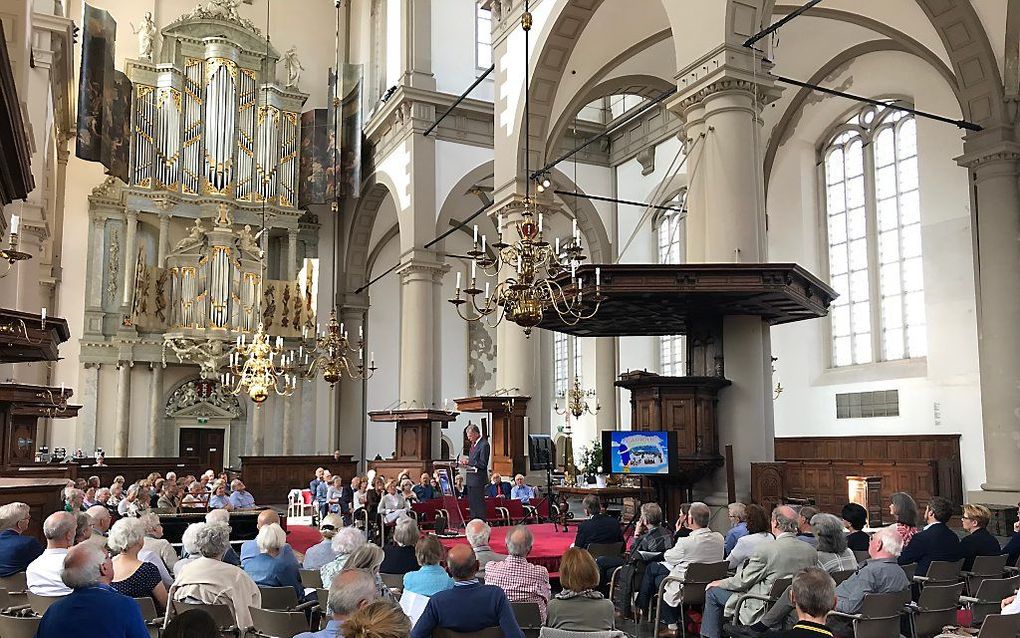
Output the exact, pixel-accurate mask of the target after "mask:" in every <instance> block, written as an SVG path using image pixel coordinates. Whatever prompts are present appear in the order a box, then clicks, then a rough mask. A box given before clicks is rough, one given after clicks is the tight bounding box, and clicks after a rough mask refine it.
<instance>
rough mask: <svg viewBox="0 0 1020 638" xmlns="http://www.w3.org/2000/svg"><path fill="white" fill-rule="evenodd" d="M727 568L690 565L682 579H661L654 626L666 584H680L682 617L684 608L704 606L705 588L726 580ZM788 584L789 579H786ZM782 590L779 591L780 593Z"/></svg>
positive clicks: (683, 627)
mask: <svg viewBox="0 0 1020 638" xmlns="http://www.w3.org/2000/svg"><path fill="white" fill-rule="evenodd" d="M728 567H729V562H727V561H724V560H722V561H719V562H717V563H691V564H690V565H688V566H687V571H686V572H684V577H683V579H682V580H681V579H679V578H676V577H674V576H667V577H665V578H663V579H662V583H660V584H659V592H658V594H657V596H658V597H659V600H658V602H657V603H656V605H655V625H654V627H658V626H659V622H660V621H661V620H662V605H663V602H662V596H663V592H665V591H666V584H667V583H670V582H679V583H680V615H681V617H682V616H683V611H684V608H685V607H690V606H692V605H704V604H705V587H706V586H707V585H708V584H709V583H711V582H712V581H715V580H720V579H722V578H726V569H727V568H728ZM786 580H787V584H789V580H790V579H786ZM781 591H782V590H780V592H781ZM678 624H679V625H680V635H681V636H686V635H687V628H686V624H687V623H684V622H680V623H678Z"/></svg>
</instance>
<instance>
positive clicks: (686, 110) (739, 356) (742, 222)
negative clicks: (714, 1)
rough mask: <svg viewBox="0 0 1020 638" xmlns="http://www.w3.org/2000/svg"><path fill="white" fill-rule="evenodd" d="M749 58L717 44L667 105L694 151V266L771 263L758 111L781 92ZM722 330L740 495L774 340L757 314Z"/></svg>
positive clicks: (760, 423) (719, 481)
mask: <svg viewBox="0 0 1020 638" xmlns="http://www.w3.org/2000/svg"><path fill="white" fill-rule="evenodd" d="M751 55H757V54H752V53H749V52H748V50H746V49H742V48H740V47H735V46H729V45H723V46H721V47H719V48H718V49H716V50H715V51H713V52H711V53H710V54H708V55H706V56H705V57H703V58H702V59H700V60H698V61H696V62H695V63H693V64H691V65H690V66H689V67H687V68H686V69H684V70H683V71H681V72H680V73H678V74H677V76H676V79H677V85H678V87H679V90H678V92H677V96H676V97H675V98H674V99H673V101H672V102H671V103H670V108H671V110H673V111H674V112H676V113H677V114H678V115H680V117H681V118H682V119H683V121H684V125H685V138H686V139H687V140H689V142H688V146H689V147H691V148H693V152H692V154H691V160H690V162H691V164H689V168H688V171H689V172H691V173H692V175H693V176H692V179H691V188H692V189H693V192H692V193H691V195H690V196H689V198H688V208H689V211H690V212H689V216H688V223H687V232H688V240H687V246H688V251H687V252H688V260H689V261H691V262H730V263H733V262H745V263H762V262H767V261H768V254H767V241H766V237H765V197H764V194H763V191H764V175H763V169H762V162H761V149H762V148H763V146H764V141H763V140H762V136H761V125H762V122H761V110H762V108H763V107H764V106H765V104H767V103H768V102H769V101H771V100H773V99H774V98H775V97H776V96H777V94H778V92H777V91H776V89H775V87H774V85H773V84H772V83H771V82H770V81H769V80H768V77H767V71H768V68H767V66H768V65H767V64H766V65H765V67H766V68H764V69H763V68H761V67H762V62H761V61H760V59H759V60H757V61H756V60H754V59H752V57H751ZM755 65H757V66H758V67H759V68H758V72H757V73H755V72H754V67H755ZM695 145H696V146H695ZM721 331H722V343H721V344H720V347H721V349H722V354H723V358H724V364H725V369H724V375H725V377H726V378H727V379H729V380H730V381H732V382H733V385H732V386H731V387H729V388H727V389H726V390H723V392H722V393H721V395H720V400H719V445H720V450H721V449H723V448H724V447H725V446H726V445H733V450H734V468H733V469H734V473H735V477H736V487H737V494H738V497H739V498H746V497H747V496H748V495H749V489H750V463H751V462H752V461H770V460H772V459H773V458H774V437H775V427H774V422H773V406H772V367H771V345H770V343H771V336H770V330H769V326H768V324H767V323H765V322H763V321H762V320H761V319H760V318H759V317H756V316H746V317H745V316H734V317H727V318H726V319H725V320H724V321H723V323H722V328H721ZM708 489H709V490H710V491H711V492H713V493H714V496H715V497H716V498H718V499H721V498H724V497H725V494H726V479H725V474H724V473H723V472H721V471H720V472H718V473H716V474H715V475H714V479H713V482H712V485H711V487H709V488H708Z"/></svg>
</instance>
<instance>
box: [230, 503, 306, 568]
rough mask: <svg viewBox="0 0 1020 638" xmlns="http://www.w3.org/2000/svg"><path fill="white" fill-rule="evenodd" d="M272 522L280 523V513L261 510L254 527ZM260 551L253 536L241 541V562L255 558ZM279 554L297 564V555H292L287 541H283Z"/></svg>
mask: <svg viewBox="0 0 1020 638" xmlns="http://www.w3.org/2000/svg"><path fill="white" fill-rule="evenodd" d="M274 524H275V525H279V524H280V515H279V514H277V513H276V512H275V511H273V510H262V511H261V512H259V517H258V520H256V521H255V527H256V529H259V530H261V529H262V528H263V527H265V526H266V525H274ZM261 553H262V552H261V551H260V550H259V546H258V544H257V543H256V542H255V539H254V538H253V539H251V540H248V541H244V542H243V543H241V564H242V565H243V564H244V563H245V561H247V560H248V559H249V558H255V557H256V556H258V555H259V554H261ZM280 555H281V556H282V557H283V558H285V559H286V560H288V561H291V562H293V563H294V565H295V566H297V565H298V564H299V563H298V559H297V556H295V555H294V550H293V549H291V546H290V544H289V543H284V545H283V547H282V548H281V549H280Z"/></svg>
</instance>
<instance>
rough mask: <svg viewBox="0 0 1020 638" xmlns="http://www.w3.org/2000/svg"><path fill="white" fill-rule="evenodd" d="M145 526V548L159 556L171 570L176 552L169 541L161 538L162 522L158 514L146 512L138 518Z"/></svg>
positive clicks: (174, 562) (175, 558) (175, 560)
mask: <svg viewBox="0 0 1020 638" xmlns="http://www.w3.org/2000/svg"><path fill="white" fill-rule="evenodd" d="M138 520H139V521H141V522H142V526H143V527H144V528H145V549H147V550H149V551H151V552H153V553H154V554H156V555H157V556H159V558H160V560H162V561H163V564H164V565H166V568H167V569H168V570H173V568H174V564H176V563H177V552H176V551H175V550H174V548H173V545H171V544H170V541H168V540H167V539H165V538H163V523H162V522H161V521H160V520H159V516H158V515H156V514H153V513H152V512H146V513H145V514H142V515H141V516H140V517H139V518H138Z"/></svg>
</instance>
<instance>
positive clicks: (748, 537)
mask: <svg viewBox="0 0 1020 638" xmlns="http://www.w3.org/2000/svg"><path fill="white" fill-rule="evenodd" d="M775 538H776V537H775V536H773V535H772V526H771V525H770V524H769V515H768V513H767V512H766V511H765V510H764V509H763V508H762V507H761V506H760V505H755V504H753V503H752V504H751V505H748V506H747V534H745V535H744V536H741V537H740V539H739V540H737V544H736V546H735V547H734V548H733V551H731V552H730V555H729V556H728V557H727V560H728V561H729V565H730V569H737V568H738V567H740V566H741V565H743V564H744V561H746V560H747V559H748V558H750V557H751V554H753V553H754V550H755V549H757V548H758V545H760V544H762V543H763V542H769V541H773V540H775Z"/></svg>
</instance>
